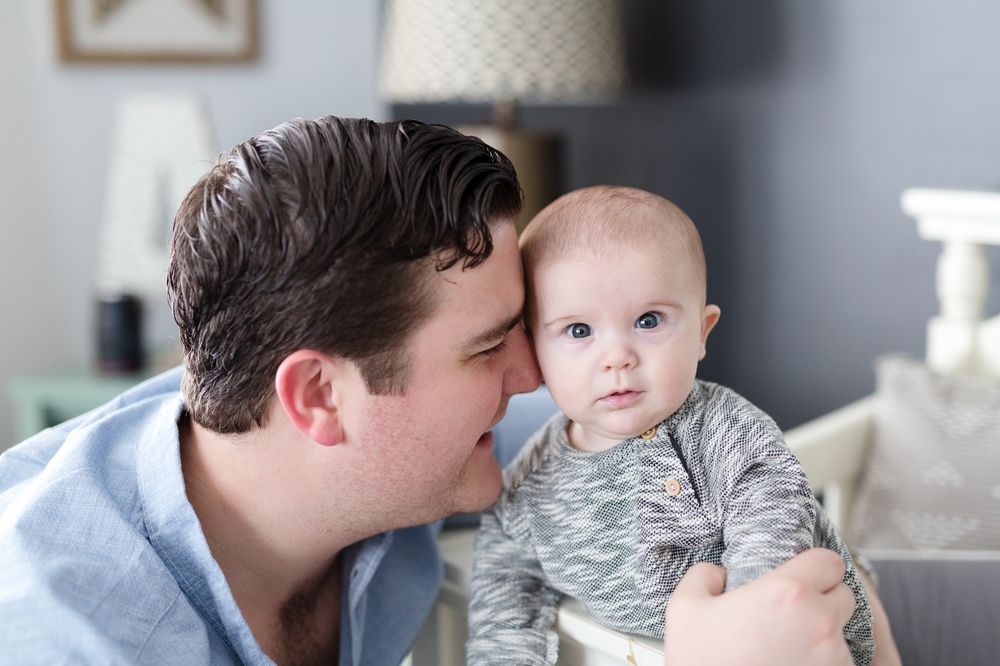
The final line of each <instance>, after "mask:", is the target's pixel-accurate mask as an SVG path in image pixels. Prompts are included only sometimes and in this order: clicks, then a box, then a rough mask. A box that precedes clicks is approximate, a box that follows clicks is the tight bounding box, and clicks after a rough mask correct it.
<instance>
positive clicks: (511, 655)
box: [466, 506, 560, 666]
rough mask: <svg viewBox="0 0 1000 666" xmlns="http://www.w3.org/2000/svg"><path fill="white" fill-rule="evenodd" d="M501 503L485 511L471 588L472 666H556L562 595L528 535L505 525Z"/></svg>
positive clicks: (468, 656)
mask: <svg viewBox="0 0 1000 666" xmlns="http://www.w3.org/2000/svg"><path fill="white" fill-rule="evenodd" d="M497 512H498V508H497V507H496V506H494V508H492V509H490V510H488V511H485V512H484V513H483V517H482V525H481V526H480V528H479V533H478V534H477V535H476V546H475V565H474V566H473V570H472V582H471V585H470V591H469V640H468V643H467V644H466V663H467V664H469V666H501V665H503V666H512V665H514V664H517V665H520V664H529V665H530V666H552V665H553V664H555V662H556V656H557V653H558V638H557V636H556V634H555V632H553V631H552V629H551V627H552V624H553V623H554V622H555V618H556V610H557V606H558V604H559V599H560V595H559V593H558V592H557V591H556V590H554V589H552V588H551V587H550V586H549V585H548V583H547V582H546V579H545V574H544V573H543V572H542V568H541V565H540V564H539V562H538V559H537V558H536V557H535V553H534V548H532V547H531V546H530V544H529V543H527V541H528V540H527V539H525V538H523V537H524V535H519V536H521V537H522V538H517V536H515V535H514V534H511V532H516V530H510V529H509V527H510V526H509V525H508V529H507V530H505V529H504V527H503V524H502V523H503V521H502V520H501V519H500V517H499V516H498V515H497Z"/></svg>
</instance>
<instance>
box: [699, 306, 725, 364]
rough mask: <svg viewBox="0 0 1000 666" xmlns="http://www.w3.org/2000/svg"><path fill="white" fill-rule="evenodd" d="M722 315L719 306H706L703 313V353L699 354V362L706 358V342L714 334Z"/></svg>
mask: <svg viewBox="0 0 1000 666" xmlns="http://www.w3.org/2000/svg"><path fill="white" fill-rule="evenodd" d="M720 315H722V310H720V309H719V306H718V305H706V306H705V309H704V310H702V313H701V351H700V352H699V353H698V360H699V361H700V360H701V359H703V358H705V341H706V340H708V334H709V333H711V332H712V329H713V328H715V325H716V324H717V323H719V316H720Z"/></svg>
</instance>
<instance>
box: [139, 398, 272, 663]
mask: <svg viewBox="0 0 1000 666" xmlns="http://www.w3.org/2000/svg"><path fill="white" fill-rule="evenodd" d="M183 408H184V405H183V403H182V402H181V399H180V396H177V397H175V398H174V399H172V400H170V401H168V402H167V403H165V404H164V406H163V407H162V411H161V413H160V415H159V417H158V418H156V419H154V420H153V421H152V423H151V424H150V426H149V428H148V429H147V431H146V432H145V433H143V436H142V438H141V440H140V442H139V447H138V448H139V450H138V462H137V467H138V486H139V498H140V501H141V502H142V508H143V517H144V520H145V524H146V532H147V535H148V537H149V542H150V544H152V546H153V548H154V549H155V550H156V552H157V553H158V554H159V556H160V558H161V559H162V560H163V562H164V564H166V566H167V568H168V569H170V572H171V573H172V574H173V576H174V579H175V580H176V581H177V583H178V585H180V587H181V589H182V590H183V591H184V594H186V595H187V597H188V598H189V599H190V600H191V602H192V603H193V604H194V605H195V607H196V608H197V609H198V610H199V611H200V612H201V614H202V616H204V618H205V620H206V621H207V622H208V624H209V626H211V627H212V629H214V630H215V631H216V632H217V633H218V634H219V635H220V636H221V637H223V638H224V639H226V641H227V642H228V643H229V644H230V645H232V647H233V649H234V650H235V651H236V654H237V655H238V656H239V658H240V660H241V661H243V663H246V664H273V663H274V662H272V661H271V659H270V658H268V656H267V655H265V654H264V652H263V651H262V650H261V649H260V646H259V645H258V644H257V641H256V639H255V638H254V636H253V632H251V631H250V627H249V625H247V623H246V620H244V619H243V615H242V613H240V610H239V607H238V606H237V605H236V600H235V599H233V594H232V591H231V590H230V589H229V584H228V583H227V581H226V577H225V575H224V574H223V573H222V569H221V568H219V565H218V563H217V562H216V561H215V559H214V558H213V557H212V553H211V550H210V549H209V547H208V542H207V541H206V540H205V534H204V532H202V529H201V523H200V522H199V521H198V516H197V515H196V514H195V512H194V509H193V508H192V507H191V503H190V502H188V498H187V493H186V492H185V487H184V475H183V472H182V471H181V457H180V441H179V437H178V433H177V421H178V419H179V418H180V415H181V412H182V410H183Z"/></svg>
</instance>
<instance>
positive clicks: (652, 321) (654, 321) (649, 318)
mask: <svg viewBox="0 0 1000 666" xmlns="http://www.w3.org/2000/svg"><path fill="white" fill-rule="evenodd" d="M662 321H663V317H662V316H661V315H658V314H656V313H655V312H647V313H646V314H644V315H642V316H641V317H639V318H638V319H636V320H635V327H636V328H656V327H657V326H659V325H660V323H661V322H662Z"/></svg>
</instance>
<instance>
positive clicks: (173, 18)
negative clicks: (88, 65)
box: [55, 0, 257, 62]
mask: <svg viewBox="0 0 1000 666" xmlns="http://www.w3.org/2000/svg"><path fill="white" fill-rule="evenodd" d="M55 6H56V22H57V29H58V33H59V57H60V59H62V60H64V61H67V62H246V61H250V60H253V59H255V58H256V57H257V3H256V0H55Z"/></svg>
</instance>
